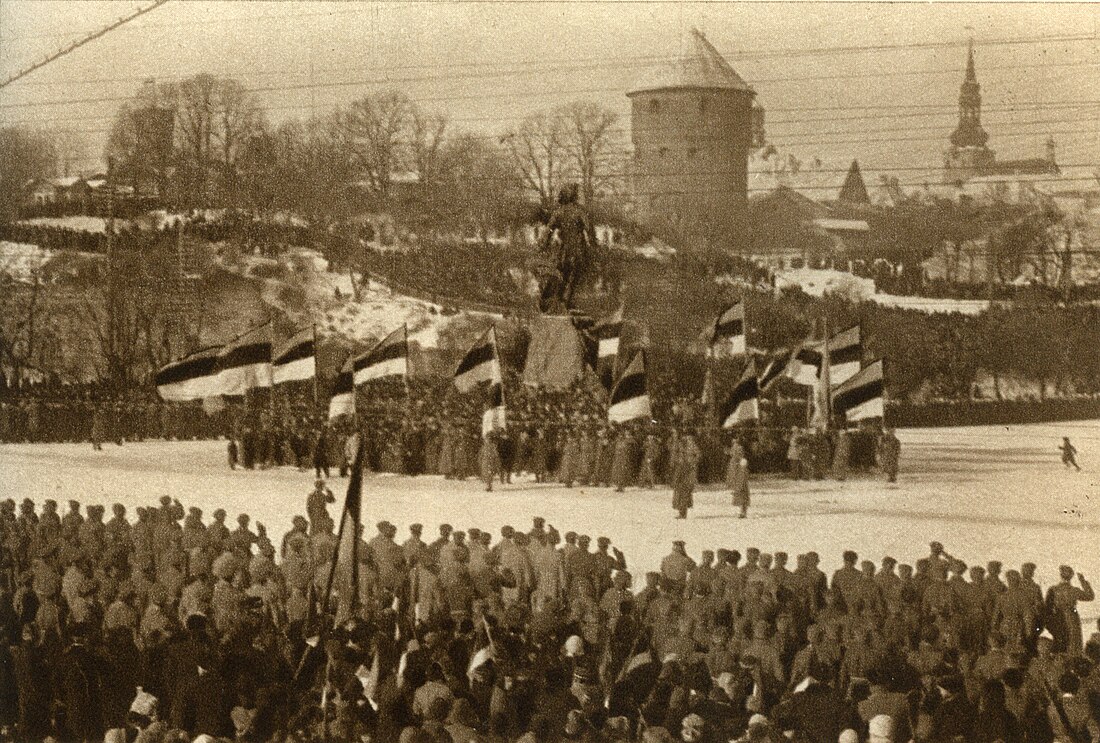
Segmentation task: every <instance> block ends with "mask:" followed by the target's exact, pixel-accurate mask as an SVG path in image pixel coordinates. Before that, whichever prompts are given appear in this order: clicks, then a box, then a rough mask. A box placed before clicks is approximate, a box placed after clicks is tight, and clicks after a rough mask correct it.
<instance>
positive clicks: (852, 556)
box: [841, 550, 859, 562]
mask: <svg viewBox="0 0 1100 743" xmlns="http://www.w3.org/2000/svg"><path fill="white" fill-rule="evenodd" d="M841 558H842V559H843V560H844V562H855V561H856V560H858V559H859V555H857V554H856V553H855V552H854V551H853V550H844V554H843V555H841Z"/></svg>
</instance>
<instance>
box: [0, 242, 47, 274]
mask: <svg viewBox="0 0 1100 743" xmlns="http://www.w3.org/2000/svg"><path fill="white" fill-rule="evenodd" d="M52 256H53V253H52V252H51V251H49V250H44V249H43V248H40V247H38V246H37V245H32V244H30V243H14V242H8V241H6V240H0V274H4V275H6V276H9V277H10V278H11V279H12V280H14V281H20V282H30V281H32V279H33V277H34V272H35V271H37V270H38V269H40V268H42V266H44V265H45V264H46V262H47V261H48V260H49V259H50V258H51V257H52Z"/></svg>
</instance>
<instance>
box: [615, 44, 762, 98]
mask: <svg viewBox="0 0 1100 743" xmlns="http://www.w3.org/2000/svg"><path fill="white" fill-rule="evenodd" d="M684 88H689V89H690V88H696V89H709V90H741V91H745V92H746V93H750V94H753V93H755V91H754V90H753V89H752V88H751V87H750V86H749V84H748V83H746V82H745V81H744V80H743V79H742V78H741V76H740V75H738V74H737V73H736V72H734V70H733V68H732V67H731V66H730V63H729V62H727V61H726V60H725V59H724V58H723V57H722V55H721V54H719V53H718V50H717V49H715V48H714V45H713V44H711V43H710V42H709V41H707V37H706V36H704V35H703V32H702V31H700V30H699V29H697V28H693V29H691V34H690V36H689V37H688V39H687V42H686V48H685V49H684V51H683V53H681V54H680V56H679V57H677V58H676V59H674V60H672V61H671V62H669V63H668V64H666V65H663V66H661V67H659V68H657V69H654V70H652V71H651V72H650V73H649V74H648V75H647V76H646V77H644V78H643V79H642V80H641V81H640V83H639V84H638V85H636V86H635V87H634V88H633V89H632V90H631V91H630V92H629V93H627V95H634V94H636V93H644V92H646V91H651V90H676V89H684Z"/></svg>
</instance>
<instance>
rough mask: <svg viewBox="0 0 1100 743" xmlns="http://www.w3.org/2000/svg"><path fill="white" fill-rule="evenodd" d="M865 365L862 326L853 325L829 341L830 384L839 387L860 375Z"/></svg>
mask: <svg viewBox="0 0 1100 743" xmlns="http://www.w3.org/2000/svg"><path fill="white" fill-rule="evenodd" d="M862 363H863V343H862V338H861V337H860V326H859V325H853V326H852V327H850V328H848V329H847V330H842V331H840V332H839V333H837V334H836V335H834V336H833V337H832V338H830V339H829V384H831V385H832V386H834V387H835V386H837V385H838V384H841V383H843V382H847V381H848V380H849V379H851V378H852V377H854V376H855V375H856V374H859V370H860V367H861V366H862Z"/></svg>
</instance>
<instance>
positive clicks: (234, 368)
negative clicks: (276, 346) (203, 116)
mask: <svg viewBox="0 0 1100 743" xmlns="http://www.w3.org/2000/svg"><path fill="white" fill-rule="evenodd" d="M218 386H219V387H220V391H221V394H223V395H227V396H238V395H243V394H245V393H246V392H247V391H248V390H250V389H253V388H255V387H270V386H271V324H270V323H265V324H264V325H261V326H260V327H258V328H256V329H254V330H250V331H248V332H247V333H245V334H244V335H242V336H240V337H239V338H237V339H236V340H235V341H233V342H232V343H229V344H227V345H226V346H224V347H223V348H222V350H221V353H219V354H218Z"/></svg>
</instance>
